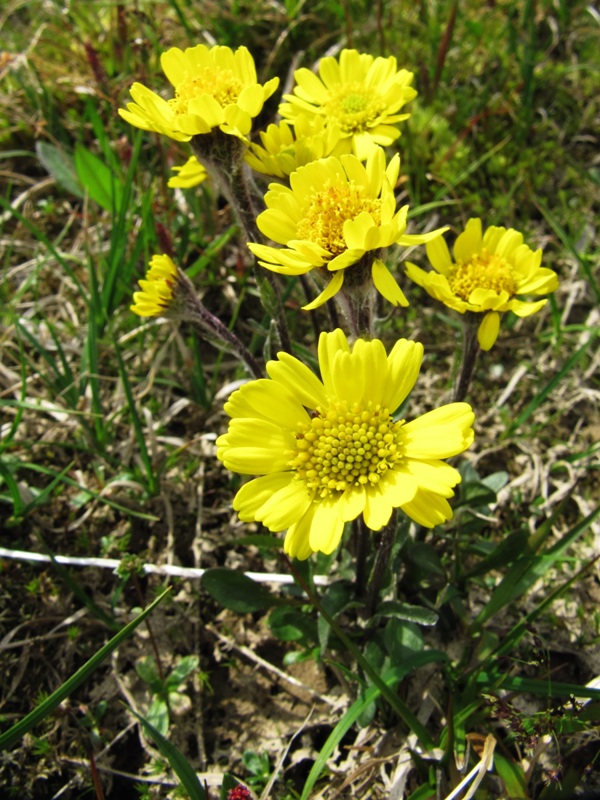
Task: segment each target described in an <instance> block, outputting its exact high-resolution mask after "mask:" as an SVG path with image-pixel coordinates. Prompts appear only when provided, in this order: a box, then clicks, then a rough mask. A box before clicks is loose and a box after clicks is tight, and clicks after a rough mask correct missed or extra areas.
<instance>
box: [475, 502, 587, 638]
mask: <svg viewBox="0 0 600 800" xmlns="http://www.w3.org/2000/svg"><path fill="white" fill-rule="evenodd" d="M599 514H600V506H598V508H596V509H594V511H592V513H591V514H589V515H588V516H587V517H586V518H585V519H583V520H582V521H581V522H579V523H578V524H577V525H575V526H574V527H573V528H571V530H569V531H567V533H565V535H564V536H562V537H561V538H560V539H559V540H558V542H556V544H554V545H553V546H552V547H550V548H549V549H548V550H547V551H546V552H545V553H541V554H539V555H537V554H535V553H534V552H531V549H532V547H531V545H532V541H533V547H535V544H536V540H535V537H536V536H537V533H542V531H538V532H536V534H534V536H533V537H530V540H529V541H530V544H529V552H526V553H524V554H523V555H522V556H520V557H519V558H518V559H517V561H516V562H515V563H514V564H513V565H512V567H511V568H510V569H509V570H508V572H507V573H506V574H505V576H504V578H503V579H502V580H501V581H500V583H499V584H498V586H497V587H496V588H495V589H494V591H493V593H492V596H491V598H490V599H489V601H488V602H487V604H486V605H485V606H484V607H483V609H482V610H481V612H480V613H479V615H478V616H477V619H476V620H475V623H474V626H475V627H478V626H481V625H482V624H483V623H484V622H486V621H487V620H488V619H490V617H492V616H494V614H496V613H497V612H498V611H499V610H500V609H501V608H503V607H504V606H506V605H507V604H508V603H511V602H512V601H513V600H516V599H517V598H518V597H520V596H521V595H522V594H523V593H524V592H526V591H527V589H529V587H530V586H532V585H533V584H534V583H535V582H536V581H537V580H538V579H539V578H541V577H542V576H543V575H545V574H546V572H547V571H548V570H549V569H550V568H551V567H552V566H553V565H554V564H555V562H556V561H557V560H558V559H560V558H563V557H564V555H565V551H566V550H567V549H568V548H569V547H570V546H571V545H572V544H573V543H574V542H575V541H577V539H578V538H579V537H580V536H581V535H582V534H583V533H585V531H586V530H587V529H588V528H589V526H590V525H591V524H592V522H593V521H594V520H595V519H596V517H597V516H598V515H599ZM541 528H542V526H540V529H541Z"/></svg>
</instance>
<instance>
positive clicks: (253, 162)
mask: <svg viewBox="0 0 600 800" xmlns="http://www.w3.org/2000/svg"><path fill="white" fill-rule="evenodd" d="M340 135H341V134H340V129H339V126H338V125H335V124H332V125H328V126H325V123H324V121H323V119H322V118H321V117H315V118H314V119H313V120H309V119H308V117H307V116H305V115H304V114H301V115H299V116H298V117H297V118H296V120H295V122H294V128H293V129H292V127H291V126H290V125H289V123H287V122H285V121H283V122H280V123H279V124H278V125H275V124H271V125H269V126H268V128H267V130H266V131H261V133H260V138H261V141H262V145H263V146H262V147H261V146H260V145H258V144H251V145H250V149H249V150H248V152H247V153H246V162H247V163H248V164H249V165H250V166H251V167H252V169H253V170H255V171H256V172H260V173H262V174H263V175H272V176H273V177H275V178H286V177H287V176H288V175H291V174H292V172H295V171H296V170H297V169H298V167H303V166H304V165H305V164H310V163H311V161H316V160H317V159H319V158H324V157H325V156H328V155H330V154H331V153H332V152H333V150H334V148H335V146H336V145H337V144H338V142H339V140H340Z"/></svg>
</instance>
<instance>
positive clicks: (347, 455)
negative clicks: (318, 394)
mask: <svg viewBox="0 0 600 800" xmlns="http://www.w3.org/2000/svg"><path fill="white" fill-rule="evenodd" d="M402 425H403V422H402V421H399V422H394V420H393V419H392V417H391V415H390V413H389V411H388V409H387V408H383V407H381V406H380V405H373V404H372V403H371V402H370V401H369V402H367V403H366V404H364V405H362V406H361V405H358V404H356V403H354V404H353V405H351V406H348V404H347V403H346V401H344V400H340V401H338V402H335V403H332V404H331V405H330V406H329V407H328V408H327V409H317V413H316V415H315V416H314V417H313V418H312V419H311V421H310V422H309V423H304V424H302V425H301V426H300V430H299V431H298V433H297V434H296V441H297V448H298V449H297V450H296V452H295V453H294V454H293V456H292V458H291V460H290V462H289V466H290V468H291V469H292V470H294V471H295V473H296V478H297V479H298V480H302V481H304V483H305V484H306V486H307V488H308V489H309V491H311V492H312V491H314V492H316V495H317V496H318V497H320V498H325V497H327V496H329V495H335V494H336V493H340V492H344V491H346V489H350V488H352V487H358V486H374V485H375V484H377V483H378V482H379V481H380V480H381V478H382V477H383V475H385V473H386V472H387V471H388V469H391V468H392V467H393V466H394V465H395V464H396V463H397V462H398V461H400V460H401V459H402V456H403V451H402V445H401V441H400V428H401V427H402Z"/></svg>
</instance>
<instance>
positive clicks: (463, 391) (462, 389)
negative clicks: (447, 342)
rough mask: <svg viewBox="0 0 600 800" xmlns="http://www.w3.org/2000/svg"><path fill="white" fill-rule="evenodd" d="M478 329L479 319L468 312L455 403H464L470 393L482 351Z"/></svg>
mask: <svg viewBox="0 0 600 800" xmlns="http://www.w3.org/2000/svg"><path fill="white" fill-rule="evenodd" d="M478 329H479V317H478V316H477V314H474V313H469V312H467V313H466V314H465V316H464V318H463V348H462V360H461V365H460V373H459V376H458V380H457V382H456V385H455V386H454V393H453V396H452V400H453V402H455V403H459V402H462V401H463V400H464V399H465V398H466V396H467V394H468V392H469V387H470V385H471V381H472V379H473V374H474V372H475V366H476V364H477V358H478V356H479V353H480V351H481V347H480V346H479V340H478V338H477V332H478Z"/></svg>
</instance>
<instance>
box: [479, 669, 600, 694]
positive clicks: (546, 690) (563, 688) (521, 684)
mask: <svg viewBox="0 0 600 800" xmlns="http://www.w3.org/2000/svg"><path fill="white" fill-rule="evenodd" d="M477 683H481V684H484V685H486V686H491V685H492V684H494V685H495V686H497V685H498V676H497V675H496V674H494V673H488V672H480V673H479V675H478V677H477ZM501 686H502V688H503V689H506V690H507V691H509V692H527V694H535V695H539V696H541V697H567V698H568V697H571V695H574V696H575V697H589V698H590V699H592V700H600V689H595V688H594V687H590V686H579V685H578V684H576V683H563V682H560V681H553V680H551V679H549V680H542V679H540V678H520V677H519V676H518V675H505V676H504V677H503V678H502V682H501Z"/></svg>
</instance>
